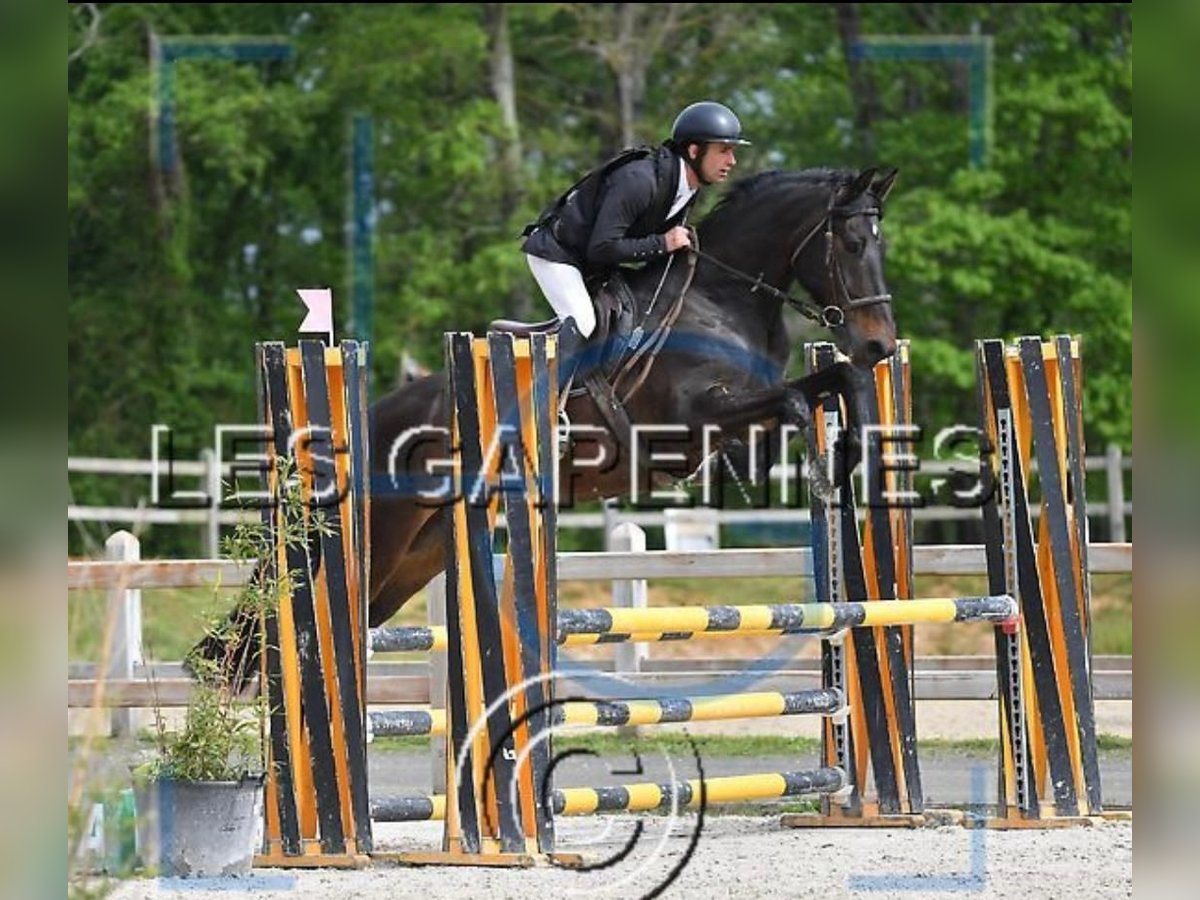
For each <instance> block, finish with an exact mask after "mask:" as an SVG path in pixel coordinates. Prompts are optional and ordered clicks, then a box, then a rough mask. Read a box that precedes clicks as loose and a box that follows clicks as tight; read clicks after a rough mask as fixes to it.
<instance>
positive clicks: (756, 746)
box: [371, 731, 1133, 759]
mask: <svg viewBox="0 0 1200 900" xmlns="http://www.w3.org/2000/svg"><path fill="white" fill-rule="evenodd" d="M429 743H430V738H428V737H424V736H420V737H396V738H392V737H389V738H375V740H374V741H373V742H372V744H371V746H372V747H373V748H374V749H376V750H378V751H380V752H385V753H387V752H390V753H427V752H428V751H429ZM693 744H694V745H695V748H696V751H697V752H699V754H700V755H701V757H707V756H713V757H722V758H724V759H731V758H735V757H743V758H744V757H769V756H794V757H801V756H804V757H807V758H810V759H813V758H817V757H818V756H819V754H820V749H821V745H820V741H818V740H817V739H815V738H805V737H780V736H777V735H748V736H734V735H699V736H691V737H689V736H688V735H686V734H681V733H679V732H662V733H654V732H647V733H645V734H643V735H641V736H639V737H636V738H635V737H625V736H624V735H621V734H618V733H617V732H599V731H597V732H590V733H588V734H572V735H561V734H560V735H556V736H555V738H554V749H555V752H558V753H561V752H563V751H566V750H582V751H585V752H591V753H596V754H598V755H601V756H615V755H620V754H628V753H630V752H631V751H633V750H638V751H639V752H640V751H645V750H646V749H648V748H651V747H652V748H654V749H655V750H660V749H661V750H663V751H666V752H667V753H670V754H672V755H674V756H682V755H690V754H691V753H692V746H693ZM1097 744H1098V745H1099V748H1100V750H1101V751H1103V752H1114V753H1115V752H1123V751H1131V750H1132V749H1133V739H1132V738H1127V737H1120V736H1117V735H1111V734H1101V735H1099V736H1098V737H1097ZM919 749H920V750H921V751H943V752H954V753H965V754H968V755H971V756H979V755H986V756H994V755H995V754H997V753H999V751H1000V743H999V741H997V740H994V739H991V738H970V739H965V740H947V739H942V738H929V739H923V740H921V741H919Z"/></svg>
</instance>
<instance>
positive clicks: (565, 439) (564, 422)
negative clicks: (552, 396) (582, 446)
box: [557, 394, 571, 459]
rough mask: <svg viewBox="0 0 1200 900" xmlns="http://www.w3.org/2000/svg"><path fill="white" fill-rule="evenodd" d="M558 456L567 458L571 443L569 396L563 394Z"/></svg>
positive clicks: (559, 410)
mask: <svg viewBox="0 0 1200 900" xmlns="http://www.w3.org/2000/svg"><path fill="white" fill-rule="evenodd" d="M557 434H558V458H559V459H566V458H567V448H568V447H569V446H570V445H571V417H570V416H569V415H567V398H566V395H565V394H564V395H563V398H562V405H561V406H559V408H558V432H557Z"/></svg>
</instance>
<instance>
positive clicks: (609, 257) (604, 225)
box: [521, 100, 750, 389]
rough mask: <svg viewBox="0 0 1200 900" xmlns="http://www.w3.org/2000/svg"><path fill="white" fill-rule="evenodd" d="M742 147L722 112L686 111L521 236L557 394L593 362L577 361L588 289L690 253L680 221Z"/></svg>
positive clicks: (588, 328)
mask: <svg viewBox="0 0 1200 900" xmlns="http://www.w3.org/2000/svg"><path fill="white" fill-rule="evenodd" d="M749 144H750V142H749V141H747V140H744V139H743V138H742V126H741V123H740V122H739V121H738V118H737V116H736V115H734V114H733V111H732V110H730V109H729V107H727V106H724V105H722V104H720V103H715V102H713V101H711V100H703V101H700V102H698V103H693V104H691V105H690V106H688V107H687V108H686V109H684V110H683V111H682V112H680V113H679V115H678V116H677V117H676V118H675V123H674V125H673V126H672V128H671V137H670V138H668V139H667V140H664V141H663V142H662V145H661V146H659V147H657V148H650V149H648V150H647V151H646V152H645V153H644V154H642V155H640V156H635V157H634V158H632V159H631V160H629V161H625V160H622V158H621V157H618V158H617V159H616V160H613V161H610V163H609V164H608V165H606V166H605V167H602V168H601V169H598V170H594V172H592V173H589V175H588V177H586V178H585V179H582V180H581V181H580V182H578V183H577V184H576V185H575V186H574V187H573V188H571V189H570V190H569V191H567V192H566V193H565V194H563V195H562V196H561V197H560V198H559V199H558V200H557V201H556V202H555V203H554V204H552V205H551V206H550V207H549V208H548V209H547V211H546V212H544V213H543V214H542V216H541V217H540V218H539V219H538V221H537V222H536V223H534V224H533V225H531V226H529V228H527V229H526V231H525V234H526V235H527V237H526V239H525V241H524V242H523V243H522V245H521V249H522V250H523V251H524V252H525V257H526V259H527V260H528V262H529V268H530V270H531V271H532V272H533V277H534V278H535V279H536V280H537V283H538V286H539V287H540V288H541V289H542V293H543V294H544V295H545V296H546V299H547V300H548V301H549V302H550V305H551V307H553V308H554V311H555V313H557V314H558V317H559V319H560V320H561V327H560V329H559V339H558V346H559V360H560V362H559V382H560V389H562V386H564V385H566V384H567V383H568V382H571V381H576V380H577V381H582V380H583V378H584V377H585V376H586V375H587V374H588V372H590V371H591V370H592V369H594V368H595V367H596V364H597V363H598V361H599V359H598V358H599V354H598V353H591V354H587V356H588V357H590V358H589V359H586V360H585V358H584V357H585V354H583V353H581V352H580V350H581V348H582V346H583V344H584V343H585V342H586V341H587V339H588V338H589V337H590V336H591V334H592V332H593V331H595V329H596V311H595V307H594V306H593V303H592V298H591V294H590V293H589V290H588V285H589V284H591V285H595V284H599V283H601V282H602V281H603V279H604V277H605V276H606V275H607V274H609V273H611V271H612V270H613V269H615V268H616V267H618V266H619V265H620V264H622V263H644V262H648V261H649V260H652V259H655V258H657V257H661V256H664V255H666V254H668V253H674V252H675V251H676V250H680V249H684V248H688V247H690V246H691V240H690V238H689V235H688V230H687V229H686V228H685V227H684V221H685V219H686V217H687V213H688V210H689V209H690V208H691V206H692V204H693V203H694V202H695V200H696V198H697V196H698V195H699V189H700V187H701V186H702V185H710V184H716V183H719V182H722V181H725V179H726V178H728V177H729V171H730V170H731V169H732V168H733V167H734V166H735V165H736V164H737V160H736V159H735V157H734V148H735V147H738V146H748V145H749ZM623 156H624V154H623ZM613 163H616V165H615V166H614V165H613ZM593 176H594V177H593Z"/></svg>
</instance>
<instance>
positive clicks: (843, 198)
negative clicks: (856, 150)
mask: <svg viewBox="0 0 1200 900" xmlns="http://www.w3.org/2000/svg"><path fill="white" fill-rule="evenodd" d="M878 171H879V170H878V169H877V168H875V167H874V166H871V167H870V168H868V169H863V170H862V171H861V172H859V173H858V175H857V177H855V179H854V180H853V181H852V182H850V183H849V184H848V185H846V186H845V187H844V188H842V190H841V193H840V194H839V195H838V204H839V205H840V204H843V203H849V202H850V201H851V200H853V199H854V198H856V197H861V196H862V195H863V192H864V191H866V190H867V189H868V188H870V186H871V181H872V180H873V179H874V178H875V173H876V172H878Z"/></svg>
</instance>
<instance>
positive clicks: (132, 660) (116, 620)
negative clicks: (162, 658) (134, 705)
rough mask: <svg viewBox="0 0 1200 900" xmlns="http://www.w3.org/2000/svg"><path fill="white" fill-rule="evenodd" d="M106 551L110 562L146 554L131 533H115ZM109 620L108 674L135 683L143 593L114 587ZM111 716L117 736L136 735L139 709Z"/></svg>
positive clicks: (105, 548) (110, 591)
mask: <svg viewBox="0 0 1200 900" xmlns="http://www.w3.org/2000/svg"><path fill="white" fill-rule="evenodd" d="M104 550H105V554H104V555H105V558H106V559H108V560H109V561H110V562H137V561H138V560H139V559H141V555H142V554H141V545H140V544H139V543H138V539H137V538H136V537H134V536H133V535H132V534H130V533H129V532H128V531H118V532H115V533H114V534H112V535H111V536H110V537H109V538H108V540H107V541H105V542H104ZM107 620H108V621H111V622H112V630H111V632H110V635H111V637H110V641H109V645H108V647H107V652H106V654H105V656H106V658H107V659H108V666H107V668H106V670H105V675H106V676H107V677H108V678H111V679H113V680H116V681H128V680H131V679H132V678H133V670H134V667H135V666H141V665H142V592H141V591H140V590H136V589H135V590H126V589H123V588H119V587H115V588H110V589H109V591H108V606H107ZM111 715H112V718H111V720H110V721H111V729H112V735H113V736H114V737H123V736H126V735H132V734H135V733H136V731H137V724H138V718H139V716H138V711H137V710H136V709H114V710H112V713H111Z"/></svg>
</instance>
